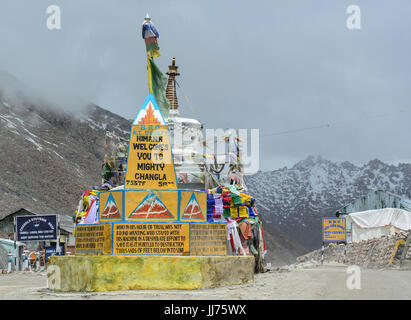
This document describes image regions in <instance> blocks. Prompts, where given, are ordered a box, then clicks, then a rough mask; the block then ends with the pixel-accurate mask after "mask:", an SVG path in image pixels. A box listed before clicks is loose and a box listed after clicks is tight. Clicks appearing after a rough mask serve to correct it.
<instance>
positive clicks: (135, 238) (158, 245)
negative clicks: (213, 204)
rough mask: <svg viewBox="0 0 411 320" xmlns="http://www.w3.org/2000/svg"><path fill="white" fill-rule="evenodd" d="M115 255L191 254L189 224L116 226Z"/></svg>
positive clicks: (127, 224)
mask: <svg viewBox="0 0 411 320" xmlns="http://www.w3.org/2000/svg"><path fill="white" fill-rule="evenodd" d="M113 248H114V250H113V252H114V254H163V255H188V254H189V224H188V223H117V224H114V238H113Z"/></svg>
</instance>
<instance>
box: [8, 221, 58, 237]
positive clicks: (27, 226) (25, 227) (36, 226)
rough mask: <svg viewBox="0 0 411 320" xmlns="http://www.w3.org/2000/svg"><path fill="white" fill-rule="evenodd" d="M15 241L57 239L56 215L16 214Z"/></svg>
mask: <svg viewBox="0 0 411 320" xmlns="http://www.w3.org/2000/svg"><path fill="white" fill-rule="evenodd" d="M14 222H15V225H16V233H17V235H16V237H17V241H22V242H26V241H53V240H57V234H58V232H57V216H56V215H44V216H39V215H36V216H18V217H15V221H14Z"/></svg>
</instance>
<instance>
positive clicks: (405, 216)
mask: <svg viewBox="0 0 411 320" xmlns="http://www.w3.org/2000/svg"><path fill="white" fill-rule="evenodd" d="M336 216H337V217H339V216H341V217H345V218H346V232H347V236H346V239H347V242H358V241H361V240H366V239H371V238H377V237H381V236H383V235H390V234H393V233H396V232H399V231H403V230H409V229H410V227H411V200H410V199H408V198H405V197H403V196H400V195H396V194H394V193H391V192H388V191H384V190H376V191H372V192H370V193H368V194H367V195H365V196H362V197H361V198H359V199H357V200H355V201H353V202H351V203H350V204H347V205H346V206H344V207H342V208H340V209H338V210H337V211H336Z"/></svg>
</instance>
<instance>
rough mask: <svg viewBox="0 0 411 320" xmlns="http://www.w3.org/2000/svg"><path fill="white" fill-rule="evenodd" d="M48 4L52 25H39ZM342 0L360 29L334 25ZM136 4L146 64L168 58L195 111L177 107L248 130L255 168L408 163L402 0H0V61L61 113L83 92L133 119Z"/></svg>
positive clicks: (138, 47) (138, 92) (140, 96)
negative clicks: (313, 158) (144, 32)
mask: <svg viewBox="0 0 411 320" xmlns="http://www.w3.org/2000/svg"><path fill="white" fill-rule="evenodd" d="M53 4H57V5H59V6H60V8H61V15H62V16H61V25H62V28H61V30H53V31H51V30H48V29H47V27H46V21H47V17H48V15H47V13H46V9H47V7H48V6H49V5H53ZM351 4H355V5H358V6H359V7H360V9H361V29H360V30H349V29H348V28H347V26H346V20H347V18H348V17H349V16H350V14H347V13H346V11H347V7H348V6H349V5H351ZM147 12H148V13H149V14H150V16H151V17H152V19H153V22H154V24H155V26H156V27H157V29H158V31H159V33H160V38H159V45H160V51H161V54H162V55H161V57H159V58H157V59H156V63H157V64H158V65H159V66H160V68H161V69H162V70H163V72H166V70H167V66H168V65H169V64H170V62H171V58H172V57H173V56H175V57H176V62H177V65H178V66H179V71H180V73H181V76H180V77H179V79H178V81H179V83H180V84H181V86H182V88H183V90H184V93H185V94H186V96H188V98H189V100H190V102H191V105H192V108H193V110H194V112H193V110H192V109H191V107H190V105H189V104H188V103H187V102H186V101H185V99H184V97H183V94H182V92H181V91H179V92H178V94H179V101H180V115H181V116H184V117H191V118H196V119H198V120H200V121H202V122H203V123H204V124H205V127H207V128H227V127H233V128H258V129H260V135H261V137H260V168H261V169H262V170H273V169H277V168H279V167H283V166H292V165H293V164H294V163H296V162H297V161H299V160H301V159H304V158H305V157H307V156H308V155H321V156H323V157H324V158H327V159H330V160H334V161H343V160H349V161H353V162H355V163H364V162H366V161H368V160H371V159H374V158H379V159H381V160H383V161H388V162H396V161H399V160H402V161H403V162H405V161H407V162H410V161H411V151H410V145H411V143H410V141H411V129H410V120H411V101H410V93H411V88H410V86H411V72H410V71H411V68H410V67H411V62H410V59H411V18H410V17H411V2H410V1H409V0H403V1H400V0H396V1H381V0H370V1H366V0H351V1H343V0H335V1H330V0H323V1H320V0H304V1H303V0H301V1H290V0H287V1H285V0H284V1H274V0H267V1H239V0H235V1H221V0H220V1H212V0H197V1H192V0H187V1H170V0H167V1H136V0H134V1H127V0H122V1H108V0H105V1H101V0H96V1H91V0H65V1H57V0H48V1H42V0H36V1H32V0H24V1H23V0H20V1H16V0H1V1H0V41H1V43H0V69H2V70H5V71H8V72H9V73H11V74H13V75H15V76H16V77H17V78H19V79H20V80H22V81H24V82H26V83H28V84H29V85H30V86H33V87H34V88H35V90H37V91H38V92H39V93H40V94H42V95H45V96H47V97H49V98H50V99H53V100H54V101H56V103H57V104H59V106H60V107H62V108H65V109H73V108H79V109H81V106H82V103H83V102H84V101H91V102H94V103H96V104H98V105H100V106H101V107H103V108H106V109H108V110H110V111H113V112H115V113H117V114H119V115H121V116H124V117H126V118H129V119H131V118H134V117H135V115H136V113H137V111H138V109H139V107H140V105H141V104H142V102H143V101H144V99H145V97H146V95H147V92H148V87H147V75H146V58H145V54H146V53H145V45H144V41H143V40H142V39H141V23H142V21H143V20H144V16H145V15H146V13H147ZM328 123H330V124H331V126H330V127H328V128H320V129H311V130H299V129H302V128H309V127H316V126H322V125H326V124H328ZM334 123H337V124H335V125H334ZM295 129H297V130H296V131H295V132H288V131H293V130H295ZM284 132H288V133H284Z"/></svg>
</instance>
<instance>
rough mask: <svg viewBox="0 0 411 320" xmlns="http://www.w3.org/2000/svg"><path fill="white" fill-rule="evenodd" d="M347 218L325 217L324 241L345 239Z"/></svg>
mask: <svg viewBox="0 0 411 320" xmlns="http://www.w3.org/2000/svg"><path fill="white" fill-rule="evenodd" d="M345 231H346V228H345V219H344V218H323V241H324V242H325V241H345V240H346V236H345Z"/></svg>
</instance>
